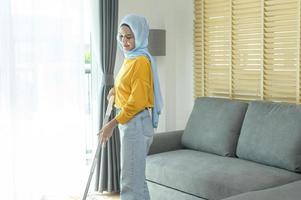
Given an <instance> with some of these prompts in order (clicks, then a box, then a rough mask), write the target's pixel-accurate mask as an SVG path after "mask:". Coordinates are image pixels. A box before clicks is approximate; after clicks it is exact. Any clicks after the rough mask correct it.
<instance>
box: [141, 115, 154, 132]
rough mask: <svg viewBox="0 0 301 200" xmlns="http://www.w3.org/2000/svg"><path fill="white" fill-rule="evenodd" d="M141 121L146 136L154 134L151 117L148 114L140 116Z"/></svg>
mask: <svg viewBox="0 0 301 200" xmlns="http://www.w3.org/2000/svg"><path fill="white" fill-rule="evenodd" d="M141 121H142V130H143V131H142V132H143V135H144V136H146V137H152V136H153V135H154V128H153V125H152V119H151V117H150V116H149V115H147V116H143V117H142V118H141Z"/></svg>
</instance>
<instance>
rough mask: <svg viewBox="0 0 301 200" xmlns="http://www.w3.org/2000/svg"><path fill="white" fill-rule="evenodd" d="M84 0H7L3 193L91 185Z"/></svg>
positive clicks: (17, 196)
mask: <svg viewBox="0 0 301 200" xmlns="http://www.w3.org/2000/svg"><path fill="white" fill-rule="evenodd" d="M82 3H83V1H82V0H0V136H1V137H0V159H1V162H0V163H1V164H0V198H1V199H6V200H42V199H49V198H51V197H54V196H59V195H73V194H74V195H77V194H81V192H83V190H84V185H85V181H86V178H87V176H86V175H87V172H86V170H87V169H86V168H85V130H86V129H85V126H86V124H85V122H86V120H85V110H84V108H85V107H84V106H85V103H84V98H85V97H84V87H83V84H84V83H83V80H84V77H83V76H84V58H83V55H84V53H83V48H84V44H83V41H84V40H83V16H82V15H83V9H82V8H83V5H82Z"/></svg>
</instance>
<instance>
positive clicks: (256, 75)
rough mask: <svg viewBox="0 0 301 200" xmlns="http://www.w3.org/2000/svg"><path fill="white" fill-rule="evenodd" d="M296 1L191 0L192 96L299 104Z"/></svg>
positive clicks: (299, 44) (300, 33) (299, 33)
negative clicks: (192, 10)
mask: <svg viewBox="0 0 301 200" xmlns="http://www.w3.org/2000/svg"><path fill="white" fill-rule="evenodd" d="M300 3H301V0H286V1H283V0H195V3H194V5H195V6H194V13H195V20H194V96H195V97H200V96H216V97H225V98H233V99H243V100H254V99H262V100H268V101H286V102H296V103H300V99H301V80H300V79H301V70H300V65H301V61H300V48H301V42H300V36H301V31H300V29H301V25H300V24H301V23H300V13H301V11H300Z"/></svg>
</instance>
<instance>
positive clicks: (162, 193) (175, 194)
mask: <svg viewBox="0 0 301 200" xmlns="http://www.w3.org/2000/svg"><path fill="white" fill-rule="evenodd" d="M147 186H148V190H149V194H150V199H151V200H154V199H157V200H158V199H160V200H207V199H203V198H200V197H197V196H194V195H191V194H187V193H185V192H181V191H178V190H174V189H172V188H169V187H166V186H164V185H159V184H157V183H153V182H151V181H147Z"/></svg>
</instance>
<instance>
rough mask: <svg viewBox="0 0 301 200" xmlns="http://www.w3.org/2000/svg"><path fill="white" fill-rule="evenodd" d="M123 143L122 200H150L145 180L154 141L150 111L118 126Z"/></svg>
mask: <svg viewBox="0 0 301 200" xmlns="http://www.w3.org/2000/svg"><path fill="white" fill-rule="evenodd" d="M118 128H119V131H120V143H121V152H120V157H121V175H120V176H121V177H120V190H121V191H120V198H121V200H149V199H150V197H149V192H148V188H147V183H146V180H145V160H146V156H147V153H148V150H149V147H150V145H151V143H152V141H153V135H154V129H153V126H152V120H151V116H150V113H149V111H148V110H144V111H142V112H140V113H138V114H137V115H135V117H133V118H132V119H131V120H130V121H128V122H127V123H126V124H123V125H122V124H119V125H118Z"/></svg>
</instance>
